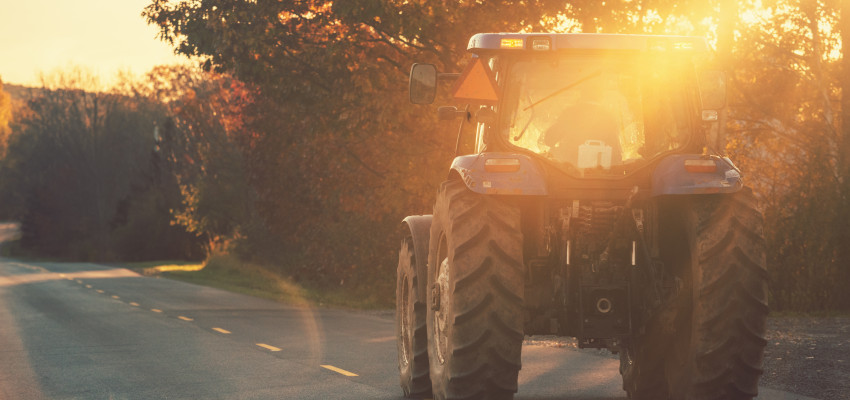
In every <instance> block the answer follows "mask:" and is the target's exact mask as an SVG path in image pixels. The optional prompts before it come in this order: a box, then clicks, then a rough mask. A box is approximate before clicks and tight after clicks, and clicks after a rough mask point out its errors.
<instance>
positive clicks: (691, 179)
mask: <svg viewBox="0 0 850 400" xmlns="http://www.w3.org/2000/svg"><path fill="white" fill-rule="evenodd" d="M705 159H706V158H705V156H700V155H698V154H676V155H671V156H668V157H666V158H664V159H663V160H661V162H659V163H658V166H656V167H655V170H654V171H653V173H652V195H653V196H661V195H667V194H674V195H676V194H709V193H735V192H737V191H739V190H741V188H742V187H743V186H744V183H743V181H742V179H743V178H742V177H741V173H740V171H739V170H738V169H737V168H736V167H735V166H734V165H733V164H732V162H731V161H729V159H727V158H720V157H716V156H712V157H711V158H710V159H711V160H713V161H714V162H715V164H716V165H717V168H716V170H715V171H714V172H689V171H687V170H686V169H685V161H686V160H705Z"/></svg>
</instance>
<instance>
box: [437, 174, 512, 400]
mask: <svg viewBox="0 0 850 400" xmlns="http://www.w3.org/2000/svg"><path fill="white" fill-rule="evenodd" d="M524 276H525V275H524V269H523V262H522V232H521V228H520V213H519V210H518V209H517V208H516V207H513V206H511V205H508V204H507V203H505V202H503V201H502V200H500V199H498V198H496V197H492V196H483V195H479V194H476V193H473V192H471V191H469V190H468V189H467V188H466V186H465V185H464V183H463V182H461V181H448V182H444V183H443V184H442V186H441V189H440V193H439V195H438V197H437V203H436V205H435V206H434V219H433V222H432V224H431V239H430V252H429V257H428V288H429V290H428V308H427V309H428V317H427V320H428V355H429V359H430V365H431V379H432V385H433V394H434V398H435V399H437V400H443V399H512V398H513V394H514V393H516V391H517V377H518V373H519V370H520V368H521V360H520V355H521V351H522V340H523V313H522V306H523V289H524Z"/></svg>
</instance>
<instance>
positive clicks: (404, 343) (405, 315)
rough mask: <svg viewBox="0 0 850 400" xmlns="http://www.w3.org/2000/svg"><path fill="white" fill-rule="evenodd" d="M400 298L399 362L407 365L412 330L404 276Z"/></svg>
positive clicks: (408, 362)
mask: <svg viewBox="0 0 850 400" xmlns="http://www.w3.org/2000/svg"><path fill="white" fill-rule="evenodd" d="M401 285H402V286H401V298H400V299H399V301H400V302H401V304H400V307H399V308H398V309H399V310H401V315H400V316H399V324H401V326H400V327H399V334H400V336H401V337H400V338H398V339H399V343H401V363H402V365H403V366H407V365H408V364H410V359H411V358H412V357H411V354H410V352H411V348H412V347H413V343H412V341H413V331H412V330H411V328H410V327H411V323H410V314H411V313H410V310H409V309H408V305H409V304H410V299H409V297H410V289H409V286H408V277H407V275H405V276H404V279H402V281H401Z"/></svg>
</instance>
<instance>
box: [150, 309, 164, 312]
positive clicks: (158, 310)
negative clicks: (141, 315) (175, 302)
mask: <svg viewBox="0 0 850 400" xmlns="http://www.w3.org/2000/svg"><path fill="white" fill-rule="evenodd" d="M151 311H153V312H156V313H161V312H162V310H160V309H158V308H151Z"/></svg>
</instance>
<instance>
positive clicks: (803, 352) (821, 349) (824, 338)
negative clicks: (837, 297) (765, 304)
mask: <svg viewBox="0 0 850 400" xmlns="http://www.w3.org/2000/svg"><path fill="white" fill-rule="evenodd" d="M767 324H768V325H767V341H768V343H767V349H765V354H764V371H765V372H764V376H762V379H761V383H762V385H764V386H767V387H770V388H775V389H781V390H785V391H788V392H792V393H797V394H802V395H805V396H810V397H814V398H818V399H823V400H833V399H836V400H850V317H830V318H819V317H775V318H768V320H767Z"/></svg>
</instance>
